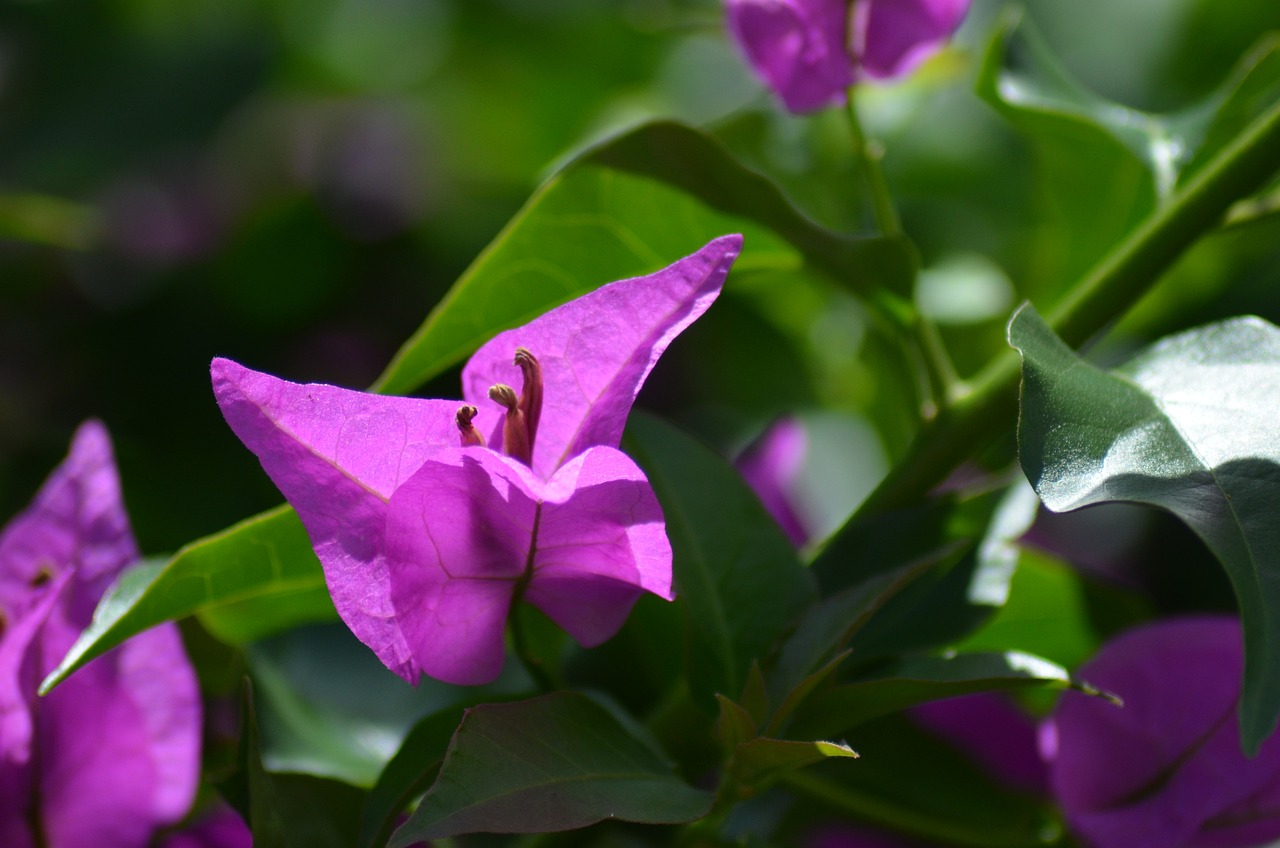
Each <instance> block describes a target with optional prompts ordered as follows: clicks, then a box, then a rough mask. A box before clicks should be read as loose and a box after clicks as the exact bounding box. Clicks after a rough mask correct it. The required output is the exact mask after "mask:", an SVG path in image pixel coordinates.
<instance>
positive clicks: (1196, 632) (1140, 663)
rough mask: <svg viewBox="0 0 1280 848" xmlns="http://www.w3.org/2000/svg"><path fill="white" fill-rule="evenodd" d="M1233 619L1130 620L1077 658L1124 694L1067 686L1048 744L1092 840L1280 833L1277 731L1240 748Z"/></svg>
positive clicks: (1081, 827)
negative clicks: (1252, 750) (1111, 698)
mask: <svg viewBox="0 0 1280 848" xmlns="http://www.w3.org/2000/svg"><path fill="white" fill-rule="evenodd" d="M1243 665H1244V654H1243V643H1242V638H1241V633H1240V625H1239V623H1238V622H1237V621H1236V620H1235V619H1234V618H1227V617H1208V616H1206V617H1194V618H1181V619H1171V620H1167V621H1162V622H1157V623H1155V624H1150V625H1147V626H1144V627H1139V628H1137V629H1134V630H1131V631H1129V632H1127V633H1125V634H1123V635H1121V636H1120V637H1119V638H1117V639H1115V640H1113V641H1111V642H1109V643H1108V644H1106V645H1105V646H1104V647H1103V648H1102V650H1101V651H1100V652H1099V653H1098V655H1097V656H1096V657H1095V658H1094V659H1093V660H1091V661H1090V662H1089V663H1087V664H1085V665H1084V666H1083V667H1081V669H1080V671H1079V674H1080V676H1081V677H1082V678H1083V679H1086V680H1088V681H1089V682H1090V683H1091V684H1093V685H1095V686H1098V687H1100V688H1102V689H1106V690H1109V691H1112V692H1115V693H1116V694H1117V695H1119V696H1120V697H1121V698H1122V699H1123V700H1124V707H1122V708H1117V707H1115V706H1114V705H1112V704H1109V703H1107V702H1106V701H1104V700H1102V699H1100V698H1091V697H1088V696H1085V695H1081V694H1079V693H1076V692H1067V693H1066V694H1064V695H1063V697H1062V700H1061V701H1060V702H1059V705H1058V708H1057V710H1056V711H1055V712H1054V714H1053V716H1052V718H1051V719H1050V720H1049V721H1048V722H1047V723H1046V724H1045V725H1044V726H1043V728H1042V734H1041V750H1042V753H1043V754H1044V755H1045V757H1046V759H1048V760H1049V762H1050V781H1051V785H1052V788H1053V791H1054V794H1055V795H1056V796H1057V798H1058V801H1059V803H1060V804H1061V805H1062V809H1063V812H1064V813H1065V814H1066V817H1067V822H1068V823H1069V824H1070V826H1071V827H1072V829H1073V830H1075V831H1076V833H1078V834H1080V835H1081V836H1082V837H1083V838H1084V839H1085V841H1086V842H1087V844H1089V845H1092V846H1096V848H1168V846H1172V845H1177V846H1184V848H1231V846H1249V845H1260V844H1263V843H1266V842H1269V841H1271V840H1273V839H1277V838H1280V740H1277V739H1276V738H1275V737H1272V738H1271V739H1269V740H1268V741H1267V742H1265V743H1264V744H1263V746H1262V749H1261V751H1260V753H1259V754H1258V756H1256V757H1254V758H1252V759H1250V758H1247V757H1245V756H1244V754H1243V753H1241V750H1240V735H1239V733H1240V731H1239V726H1238V724H1237V719H1236V709H1237V702H1238V700H1239V697H1240V680H1241V675H1242V669H1243Z"/></svg>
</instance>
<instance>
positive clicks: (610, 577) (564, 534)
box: [525, 447, 674, 647]
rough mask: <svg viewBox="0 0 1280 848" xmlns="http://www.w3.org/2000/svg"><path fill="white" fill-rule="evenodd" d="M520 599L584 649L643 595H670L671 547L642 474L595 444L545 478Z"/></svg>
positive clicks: (609, 631)
mask: <svg viewBox="0 0 1280 848" xmlns="http://www.w3.org/2000/svg"><path fill="white" fill-rule="evenodd" d="M543 498H544V502H543V505H542V514H541V518H540V520H539V523H538V539H537V552H536V553H535V554H534V564H533V569H534V571H533V578H532V579H531V580H530V582H529V587H528V589H527V590H526V592H525V599H526V600H528V601H529V603H531V604H533V605H534V606H536V607H538V609H540V610H542V611H543V612H545V613H546V614H547V615H548V616H550V617H551V619H552V620H553V621H555V622H556V623H557V624H559V625H560V626H561V627H563V628H564V629H565V630H567V631H568V632H569V633H570V634H571V635H572V636H573V637H574V638H575V639H577V640H578V642H579V643H581V644H582V645H585V646H587V647H591V646H593V645H598V644H600V643H601V642H603V641H605V640H606V639H608V638H609V637H611V636H613V634H615V633H617V632H618V629H619V628H620V627H621V626H622V624H623V622H625V621H626V618H627V615H628V613H630V611H631V607H632V605H633V604H634V603H635V601H636V599H637V598H638V597H639V596H640V595H641V594H642V593H643V592H652V593H654V594H655V595H658V596H659V597H662V598H665V599H667V600H671V598H672V597H674V595H673V594H672V590H671V544H670V542H668V540H667V533H666V525H665V524H664V523H663V517H662V508H661V507H660V506H659V505H658V499H657V497H656V496H655V495H654V493H653V489H652V488H651V487H650V486H649V481H648V480H647V479H646V478H645V476H644V472H643V471H641V470H640V468H639V467H637V466H636V464H635V463H634V462H633V461H632V460H631V458H630V457H628V456H627V455H626V454H624V453H622V452H621V451H618V450H615V449H613V448H607V447H595V448H591V449H589V450H587V451H586V452H585V453H582V454H579V455H578V456H577V457H575V458H574V459H572V460H570V461H569V462H568V463H567V464H566V465H565V466H564V467H563V468H561V469H560V470H559V471H557V472H556V475H555V476H554V477H552V478H551V480H550V481H549V482H548V483H547V485H546V488H545V490H544V492H543Z"/></svg>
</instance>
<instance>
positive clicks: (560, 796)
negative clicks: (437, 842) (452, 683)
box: [390, 692, 712, 848]
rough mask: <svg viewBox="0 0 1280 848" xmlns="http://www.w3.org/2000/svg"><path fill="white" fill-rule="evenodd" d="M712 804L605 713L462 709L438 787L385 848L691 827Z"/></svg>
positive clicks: (528, 706)
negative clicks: (619, 827)
mask: <svg viewBox="0 0 1280 848" xmlns="http://www.w3.org/2000/svg"><path fill="white" fill-rule="evenodd" d="M711 800H712V799H711V795H710V794H709V793H707V792H703V791H701V790H698V789H694V788H692V787H691V786H689V785H687V784H686V783H684V782H683V781H682V780H681V779H680V778H679V777H677V776H676V775H675V773H674V771H673V769H672V766H671V764H670V763H669V762H667V761H666V759H665V757H663V756H662V755H661V754H660V753H659V752H657V751H655V750H654V749H653V748H652V747H651V745H650V743H649V742H648V741H647V740H645V739H642V738H640V737H637V736H636V735H634V734H633V733H632V732H631V731H630V730H629V729H628V728H627V727H626V726H625V725H624V724H623V723H621V722H619V721H618V719H617V718H616V717H615V716H614V715H613V713H612V712H611V711H610V710H608V709H606V708H605V707H603V706H601V705H600V704H598V703H596V702H595V701H593V700H592V699H590V698H588V697H586V696H585V695H580V694H577V693H573V692H557V693H555V694H552V695H546V696H543V697H540V698H534V699H532V700H528V701H519V702H516V703H511V704H483V705H481V706H478V707H474V708H472V709H470V710H467V712H466V715H465V717H464V718H463V720H462V724H461V725H460V726H459V727H458V730H457V733H455V734H454V737H453V741H452V742H451V743H450V746H449V752H448V754H447V755H446V756H445V761H444V763H443V765H442V766H441V767H440V774H439V776H438V777H437V778H436V781H435V783H434V784H433V785H432V787H431V789H430V790H429V791H428V792H427V794H426V796H425V797H424V798H423V799H422V803H421V804H420V805H419V806H418V808H417V810H415V811H414V813H413V815H412V816H411V817H410V819H409V821H408V822H407V823H405V825H404V826H402V827H401V828H400V829H399V830H397V831H396V833H395V836H394V837H393V839H392V841H391V843H390V844H391V846H392V848H405V846H409V845H412V844H413V843H415V842H418V841H421V840H425V839H440V838H444V837H448V836H454V835H457V834H463V833H476V832H487V833H542V832H552V831H561V830H572V829H575V828H580V827H586V826H587V825H589V824H594V823H595V822H599V821H603V820H605V819H621V820H623V821H634V822H644V823H652V824H658V823H680V822H688V821H693V820H694V819H697V818H700V817H702V816H703V815H705V814H706V812H707V810H708V809H709V808H710V806H711Z"/></svg>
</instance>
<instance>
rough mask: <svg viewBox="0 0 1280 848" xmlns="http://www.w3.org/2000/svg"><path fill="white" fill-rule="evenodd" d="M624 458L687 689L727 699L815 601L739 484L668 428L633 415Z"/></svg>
mask: <svg viewBox="0 0 1280 848" xmlns="http://www.w3.org/2000/svg"><path fill="white" fill-rule="evenodd" d="M625 445H626V448H627V451H628V453H630V454H631V456H632V457H634V458H635V460H636V462H637V463H639V464H640V467H641V468H643V469H644V470H645V473H646V474H647V475H648V477H649V482H650V483H652V484H653V488H654V491H656V492H657V493H658V500H659V501H660V502H661V504H662V511H663V515H664V516H665V518H666V522H667V535H668V536H669V537H670V539H671V548H672V552H673V555H674V569H675V581H676V591H677V593H678V596H679V600H678V603H679V604H680V605H681V606H682V607H683V608H684V611H685V628H686V632H687V633H688V650H689V659H688V676H689V688H690V691H692V692H693V693H694V694H695V695H696V696H698V697H699V698H700V699H702V700H703V701H705V702H706V703H707V705H708V707H710V706H712V704H713V702H712V696H713V695H714V694H716V693H720V694H725V695H734V696H736V695H737V694H738V693H740V692H741V691H742V689H743V685H744V684H745V682H746V679H747V672H748V669H749V668H750V667H751V663H752V662H753V661H755V660H759V659H761V658H762V657H763V656H764V655H765V653H766V652H767V651H768V650H769V649H770V648H771V647H772V646H773V644H774V642H775V641H776V640H777V639H778V637H779V636H781V635H782V633H783V631H784V630H785V629H786V627H787V625H788V624H789V623H790V621H791V619H792V618H793V617H794V616H795V615H796V614H798V613H799V612H800V611H801V610H802V609H804V608H805V607H806V606H807V605H808V604H809V603H811V602H812V601H813V600H814V598H815V597H816V592H815V589H814V583H813V579H812V577H811V576H810V574H809V573H808V572H807V571H806V570H805V568H804V566H802V565H801V564H800V562H799V560H798V559H797V558H796V553H795V549H794V548H793V547H792V546H791V543H790V542H789V541H788V540H787V538H786V536H784V535H783V533H782V531H781V530H780V529H779V528H778V526H777V524H775V523H774V521H773V520H772V519H771V518H770V517H769V516H768V514H767V513H766V512H765V511H764V507H763V506H761V504H760V501H759V499H758V498H757V497H756V496H755V494H754V493H753V492H752V491H751V490H750V489H749V488H747V485H746V483H744V482H743V480H742V477H741V476H740V475H739V474H738V473H737V472H736V471H735V470H734V469H733V468H732V467H730V466H729V464H728V463H727V462H725V461H724V460H723V459H721V458H720V457H718V456H717V455H716V454H715V453H713V452H712V451H711V450H709V449H708V448H706V447H704V446H703V445H701V444H699V443H698V442H697V441H696V440H694V439H693V438H691V437H689V436H687V435H685V434H684V433H682V432H680V431H679V430H677V429H676V428H674V427H672V426H671V425H669V424H664V423H662V422H660V421H658V420H657V419H655V418H651V417H648V416H645V415H633V416H632V418H631V423H630V425H629V426H628V429H627V437H626V440H625Z"/></svg>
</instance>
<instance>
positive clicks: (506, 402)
mask: <svg viewBox="0 0 1280 848" xmlns="http://www.w3.org/2000/svg"><path fill="white" fill-rule="evenodd" d="M489 399H490V400H492V401H494V402H496V403H500V404H502V405H503V406H505V407H506V408H507V418H506V420H505V421H503V422H502V450H503V452H504V453H505V454H506V455H507V456H509V457H511V458H513V459H518V460H520V461H521V462H523V463H524V464H525V465H528V464H529V462H530V460H531V459H532V458H533V451H532V450H531V449H530V445H529V426H528V421H526V420H525V417H524V412H523V411H522V410H521V409H520V401H519V399H517V398H516V390H515V389H513V388H511V387H510V386H508V385H504V384H503V383H498V384H497V385H496V386H490V387H489Z"/></svg>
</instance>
